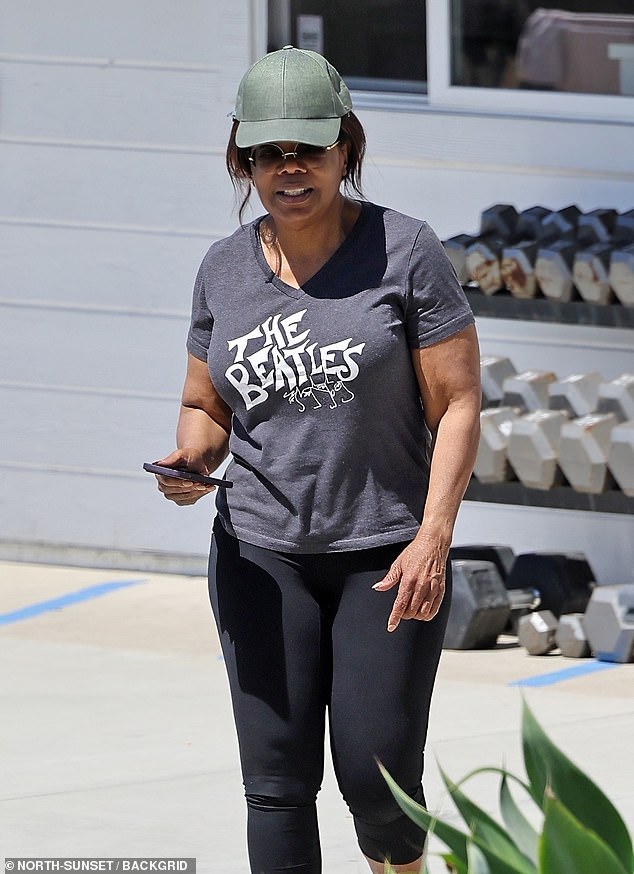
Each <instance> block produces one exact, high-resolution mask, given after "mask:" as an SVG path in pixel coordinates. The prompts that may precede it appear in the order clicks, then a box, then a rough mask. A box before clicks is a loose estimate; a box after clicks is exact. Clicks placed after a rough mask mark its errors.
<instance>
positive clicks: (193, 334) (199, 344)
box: [187, 264, 214, 361]
mask: <svg viewBox="0 0 634 874" xmlns="http://www.w3.org/2000/svg"><path fill="white" fill-rule="evenodd" d="M213 323H214V320H213V316H212V315H211V312H210V311H209V306H208V304H207V296H206V294H205V279H204V270H203V264H201V265H200V268H199V270H198V275H197V276H196V282H195V283H194V294H193V299H192V315H191V322H190V325H189V333H188V334H187V349H188V351H189V352H191V354H192V355H193V356H194V357H195V358H200V359H201V361H206V360H207V351H208V349H209V343H210V342H211V331H212V328H213Z"/></svg>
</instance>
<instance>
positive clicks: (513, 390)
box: [502, 370, 557, 412]
mask: <svg viewBox="0 0 634 874" xmlns="http://www.w3.org/2000/svg"><path fill="white" fill-rule="evenodd" d="M556 379H557V377H556V376H555V374H554V373H552V372H551V371H548V370H524V371H522V373H517V374H516V375H515V376H509V377H507V378H506V379H505V380H504V382H503V384H502V388H503V391H504V395H503V397H502V403H503V405H504V406H506V407H521V408H522V409H524V410H526V412H531V411H533V410H547V409H548V386H549V385H550V384H551V383H552V382H555V380H556Z"/></svg>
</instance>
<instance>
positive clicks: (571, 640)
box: [555, 613, 590, 659]
mask: <svg viewBox="0 0 634 874" xmlns="http://www.w3.org/2000/svg"><path fill="white" fill-rule="evenodd" d="M555 644H556V645H557V646H558V647H559V651H560V652H561V654H562V656H565V657H566V658H570V659H583V658H586V657H587V656H589V655H590V645H589V643H588V638H587V637H586V632H585V629H584V626H583V613H564V615H563V616H560V617H559V622H558V624H557V631H556V632H555Z"/></svg>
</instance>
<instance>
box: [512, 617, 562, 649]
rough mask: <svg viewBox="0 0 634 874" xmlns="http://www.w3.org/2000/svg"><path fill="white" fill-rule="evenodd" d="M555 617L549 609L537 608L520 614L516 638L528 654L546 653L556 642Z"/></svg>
mask: <svg viewBox="0 0 634 874" xmlns="http://www.w3.org/2000/svg"><path fill="white" fill-rule="evenodd" d="M556 633H557V619H556V618H555V616H554V615H553V614H552V613H551V611H550V610H538V611H536V612H534V613H527V614H526V616H522V617H521V618H520V620H519V622H518V625H517V639H518V641H519V644H520V646H523V647H524V649H525V650H526V651H527V652H528V653H529V655H546V654H547V653H549V652H552V651H553V650H554V649H555V648H556V646H557V644H556V643H555V635H556Z"/></svg>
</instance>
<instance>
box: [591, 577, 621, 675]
mask: <svg viewBox="0 0 634 874" xmlns="http://www.w3.org/2000/svg"><path fill="white" fill-rule="evenodd" d="M583 626H584V629H585V632H586V635H587V638H588V642H589V644H590V649H591V650H592V653H593V654H594V656H595V658H597V659H599V661H602V662H619V663H621V664H624V663H625V662H632V661H634V583H623V584H622V585H613V586H612V585H611V586H597V587H596V589H595V590H594V591H593V593H592V597H591V598H590V601H589V602H588V606H587V608H586V612H585V614H584V617H583Z"/></svg>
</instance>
